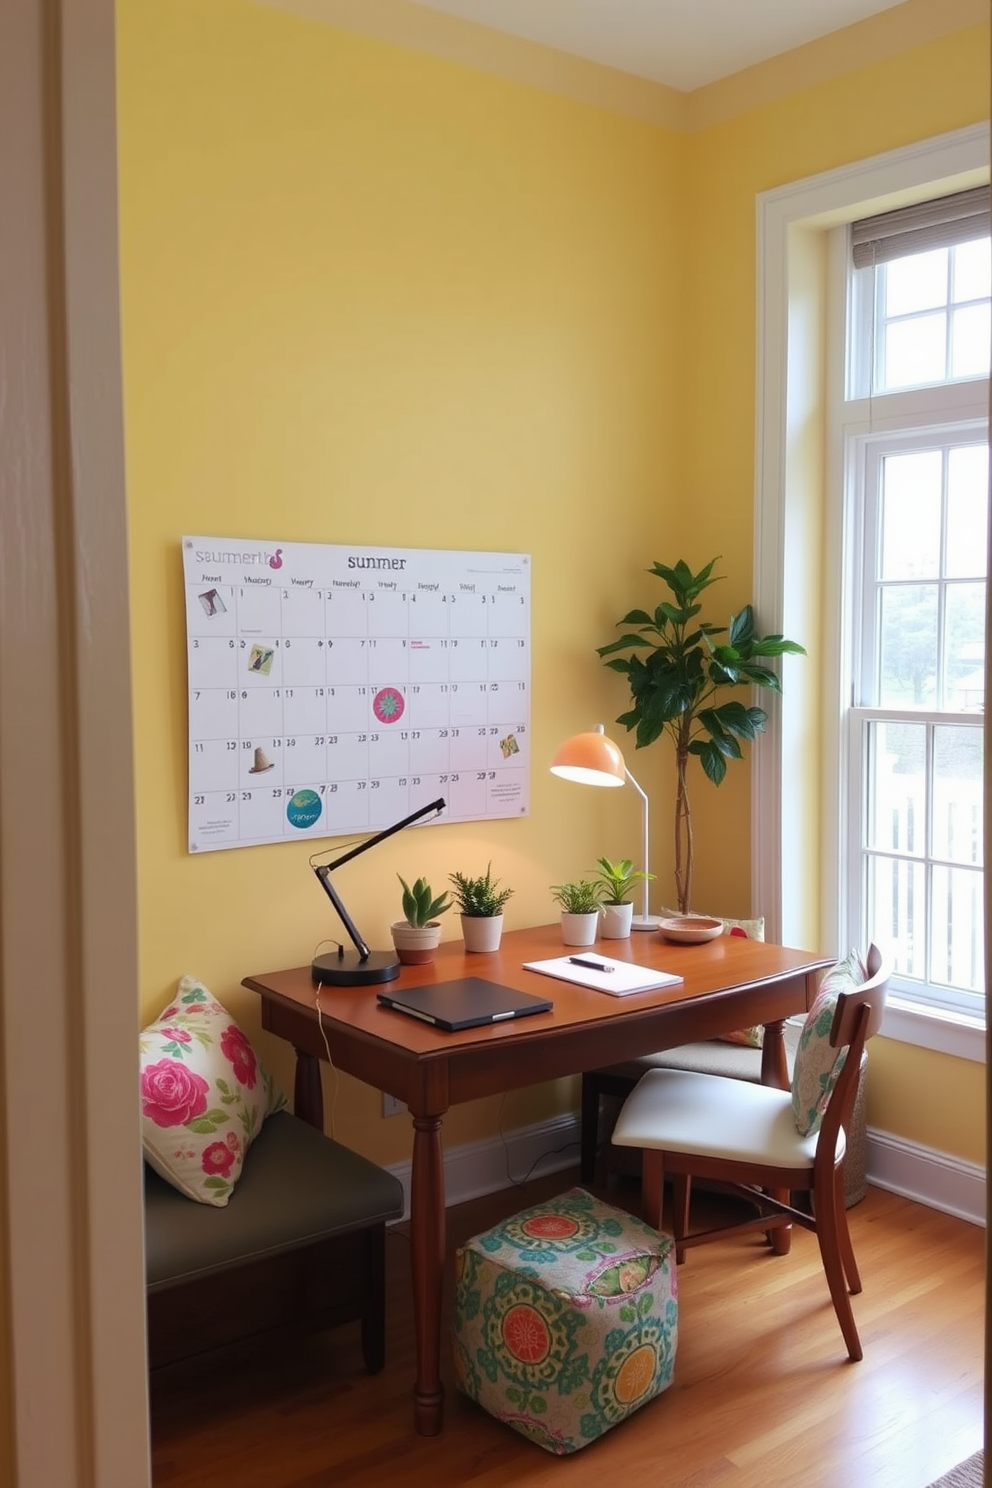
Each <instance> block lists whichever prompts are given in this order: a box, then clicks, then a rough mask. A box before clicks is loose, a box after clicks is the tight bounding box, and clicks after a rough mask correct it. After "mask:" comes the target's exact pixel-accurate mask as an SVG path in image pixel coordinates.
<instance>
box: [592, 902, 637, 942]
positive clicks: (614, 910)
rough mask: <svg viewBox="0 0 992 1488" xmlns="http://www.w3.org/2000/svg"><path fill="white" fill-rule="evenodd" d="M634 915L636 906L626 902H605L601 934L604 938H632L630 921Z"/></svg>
mask: <svg viewBox="0 0 992 1488" xmlns="http://www.w3.org/2000/svg"><path fill="white" fill-rule="evenodd" d="M633 917H634V906H633V904H632V903H630V902H628V903H626V904H604V905H603V923H602V926H601V927H600V932H599V933H600V935H602V937H603V939H604V940H628V939H629V938H630V922H631V920H632V919H633Z"/></svg>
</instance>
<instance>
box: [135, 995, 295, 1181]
mask: <svg viewBox="0 0 992 1488" xmlns="http://www.w3.org/2000/svg"><path fill="white" fill-rule="evenodd" d="M138 1048H139V1051H140V1074H141V1129H142V1144H143V1147H144V1153H145V1158H146V1160H147V1161H148V1162H149V1163H150V1164H151V1165H152V1167H153V1168H154V1169H155V1171H156V1173H159V1174H160V1175H161V1176H162V1177H163V1178H164V1179H165V1180H166V1182H167V1183H171V1184H172V1185H173V1187H174V1188H178V1189H179V1191H180V1193H184V1194H185V1195H186V1196H187V1198H190V1199H196V1200H197V1202H198V1203H201V1204H213V1205H215V1206H217V1207H218V1208H220V1207H223V1205H225V1204H226V1203H227V1201H228V1199H229V1198H230V1197H231V1194H232V1193H233V1191H234V1185H235V1183H237V1181H238V1178H239V1177H240V1176H241V1169H242V1166H243V1164H244V1160H245V1153H246V1152H247V1151H248V1148H249V1146H250V1145H251V1143H252V1141H253V1140H254V1138H255V1137H256V1136H257V1135H258V1133H259V1131H260V1130H261V1126H262V1122H263V1121H264V1120H265V1118H266V1116H269V1115H271V1114H272V1112H273V1111H278V1110H280V1109H281V1107H282V1106H284V1105H285V1104H286V1100H285V1097H284V1096H283V1095H282V1093H281V1092H280V1091H278V1090H277V1089H276V1088H275V1086H274V1085H273V1083H272V1077H271V1076H270V1075H269V1073H268V1071H267V1070H266V1069H264V1068H263V1066H262V1064H261V1062H260V1061H259V1059H258V1057H257V1056H256V1054H255V1051H254V1049H253V1048H252V1046H251V1044H250V1043H249V1042H248V1039H247V1038H246V1037H245V1035H244V1033H243V1032H242V1031H241V1029H240V1028H239V1027H238V1025H237V1023H235V1021H234V1019H233V1018H232V1017H231V1015H230V1013H229V1012H228V1011H227V1009H226V1008H225V1007H223V1006H222V1005H221V1003H219V1002H218V1001H217V1000H216V998H215V997H213V996H211V994H210V993H209V992H208V991H207V989H206V988H205V987H204V986H203V984H202V983H201V982H199V981H197V979H196V978H195V977H191V976H184V977H183V979H182V981H181V982H180V983H179V987H178V990H177V992H176V996H175V998H174V999H173V1001H172V1002H170V1003H169V1006H168V1007H167V1008H165V1010H164V1011H163V1012H162V1014H161V1015H160V1017H158V1018H157V1019H156V1020H155V1022H154V1023H152V1024H150V1025H149V1026H148V1027H147V1028H146V1029H144V1031H143V1032H142V1034H141V1036H140V1038H139V1041H138Z"/></svg>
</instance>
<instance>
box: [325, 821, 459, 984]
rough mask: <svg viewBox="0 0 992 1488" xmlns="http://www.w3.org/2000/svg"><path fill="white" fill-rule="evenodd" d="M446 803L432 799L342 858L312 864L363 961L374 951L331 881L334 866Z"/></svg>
mask: <svg viewBox="0 0 992 1488" xmlns="http://www.w3.org/2000/svg"><path fill="white" fill-rule="evenodd" d="M444 805H445V803H444V798H443V797H441V796H439V797H438V799H437V800H436V801H432V802H431V803H430V805H429V806H421V808H420V810H419V811H414V812H411V814H410V815H409V816H405V817H404V818H403V820H402V821H398V822H394V823H393V825H392V826H391V827H386V829H385V830H384V831H382V832H377V833H376V834H375V836H374V837H369V838H367V839H366V841H365V842H360V843H359V844H358V846H357V847H353V848H352V849H351V851H350V852H346V853H342V854H341V856H340V858H335V859H334V861H333V863H312V864H311V866H312V867H313V871H314V873H316V875H317V877H318V879H319V880H320V886H321V888H322V889H323V890H324V893H325V894H326V895H327V897H328V899H330V901H331V903H332V904H333V905H334V908H335V909H336V910H337V912H338V916H339V918H340V920H341V923H342V924H343V925H344V928H345V929H346V930H347V932H348V934H349V935H350V936H351V939H352V943H353V944H354V946H355V949H356V950H357V952H358V954H359V957H360V958H361V960H362V961H367V960H368V959H369V956H370V955H371V954H372V953H371V951H370V950H369V948H368V946H367V945H366V944H365V941H364V940H363V939H362V936H361V933H360V932H359V929H358V926H357V925H356V924H355V922H354V920H353V919H352V918H351V915H350V914H349V913H348V911H347V910H346V909H345V907H344V904H343V903H342V901H341V896H340V894H339V893H338V891H337V890H336V889H335V887H334V885H333V883H332V882H331V870H332V869H333V868H340V867H341V864H342V863H350V862H351V860H352V858H357V857H358V856H359V854H360V853H363V852H368V850H369V848H370V847H375V846H376V844H377V843H379V842H384V841H385V839H386V838H387V837H392V835H393V833H394V832H402V830H403V828H404V827H409V826H410V825H411V824H412V823H413V822H415V821H419V820H420V818H421V817H422V816H426V815H427V813H428V812H429V811H434V812H440V811H443V810H444ZM338 954H339V955H343V954H344V953H343V952H342V951H339V952H338Z"/></svg>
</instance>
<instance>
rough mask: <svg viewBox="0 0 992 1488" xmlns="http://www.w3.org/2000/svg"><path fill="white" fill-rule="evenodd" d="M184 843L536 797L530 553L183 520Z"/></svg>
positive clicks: (210, 845) (283, 833)
mask: <svg viewBox="0 0 992 1488" xmlns="http://www.w3.org/2000/svg"><path fill="white" fill-rule="evenodd" d="M183 567H184V578H185V589H186V629H187V660H188V688H189V850H190V852H208V851H215V850H218V849H222V848H232V847H248V846H255V845H260V844H263V843H269V842H282V841H291V840H295V839H298V838H300V837H329V836H339V835H343V834H347V833H351V832H355V831H378V830H381V829H383V828H384V827H386V826H389V825H390V824H391V823H392V822H394V821H396V820H398V819H399V818H401V817H403V816H405V815H408V814H409V813H410V812H411V811H415V810H417V809H418V807H419V806H421V805H422V804H424V803H425V802H428V801H430V800H432V799H434V798H435V797H437V796H439V795H440V796H443V797H444V799H445V801H446V809H445V812H444V814H443V817H442V820H447V821H479V820H485V819H496V818H506V817H516V816H523V815H526V814H527V812H528V811H529V808H530V748H529V745H530V558H529V556H527V555H523V554H519V553H485V552H456V551H446V550H433V549H416V548H413V549H411V548H366V547H362V548H354V547H345V546H332V545H328V544H319V545H317V544H308V543H282V544H280V545H276V544H270V543H265V542H258V541H255V540H248V539H237V538H235V539H232V538H210V537H184V538H183Z"/></svg>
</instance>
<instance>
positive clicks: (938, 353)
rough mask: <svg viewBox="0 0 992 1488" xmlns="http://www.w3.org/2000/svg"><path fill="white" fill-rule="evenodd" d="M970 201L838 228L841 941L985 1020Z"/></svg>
mask: <svg viewBox="0 0 992 1488" xmlns="http://www.w3.org/2000/svg"><path fill="white" fill-rule="evenodd" d="M964 199H965V200H967V201H968V202H969V203H973V204H975V205H976V206H977V207H978V211H977V212H976V213H975V215H973V216H967V215H964V216H958V215H956V210H955V209H956V207H957V204H958V203H959V202H960V201H961V200H962V198H959V197H958V196H956V195H955V196H952V197H950V198H949V199H948V200H949V203H950V205H949V207H948V209H947V215H946V216H944V215H943V214H942V210H941V209H942V203H941V202H940V201H939V200H937V201H932V202H929V203H924V204H923V205H922V206H920V207H915V208H913V209H911V211H910V214H908V215H909V216H910V217H911V219H912V220H913V222H914V227H913V230H912V231H911V232H910V233H908V234H900V233H899V231H898V225H899V223H900V221H901V220H902V214H901V213H899V212H892V213H889V214H887V216H886V217H885V218H883V219H874V221H875V222H876V223H877V222H878V221H882V222H884V223H885V224H886V230H887V233H888V235H889V237H888V240H883V242H882V243H881V244H880V243H879V241H878V238H877V236H876V237H875V238H874V241H872V242H871V243H870V244H869V246H868V247H867V249H865V247H864V242H865V238H866V236H867V237H871V236H872V233H873V229H872V227H871V225H870V224H864V223H860V222H859V223H855V224H854V226H853V228H852V230H851V241H852V245H853V248H854V252H853V254H852V260H853V261H852V268H851V273H850V278H849V290H850V305H851V309H852V313H851V315H850V317H849V322H848V323H849V326H850V332H849V338H848V348H847V352H848V355H847V364H848V378H847V381H848V391H849V397H848V399H847V401H846V404H845V409H844V413H843V415H842V424H843V429H842V437H843V439H844V441H845V445H846V454H847V458H846V459H845V461H844V462H843V468H844V470H845V472H846V477H845V490H844V492H843V502H844V506H845V509H846V512H847V516H848V524H847V525H848V531H849V534H850V538H849V541H848V544H847V549H846V552H847V557H846V560H845V570H846V572H845V579H846V585H845V587H846V589H847V592H848V594H849V597H850V605H851V612H852V615H853V618H854V623H853V625H852V627H851V649H852V654H851V656H850V658H849V671H850V679H851V690H850V696H851V699H852V706H851V707H850V709H849V710H848V715H847V719H846V727H845V729H844V731H843V734H842V740H843V744H844V746H845V747H846V752H847V760H846V766H847V779H848V782H849V788H848V793H847V805H846V811H845V812H844V814H843V819H842V820H843V825H842V829H841V852H842V861H841V864H840V874H841V879H842V881H843V882H845V883H846V897H847V901H848V903H847V923H848V924H849V926H850V927H851V929H852V931H853V932H854V933H853V937H852V938H854V939H857V940H859V941H860V942H862V943H865V942H867V941H868V940H870V939H877V940H879V941H880V942H881V943H883V944H885V945H886V946H888V947H889V948H890V949H891V952H892V955H893V961H894V967H895V972H896V978H895V985H896V986H897V987H898V989H899V990H900V992H901V993H902V994H903V996H905V997H907V998H908V999H910V1000H913V1001H917V1000H918V1001H922V1002H924V1003H926V1004H927V1005H930V1006H936V1007H939V1008H942V1009H947V1010H952V1011H964V1012H967V1013H973V1014H977V1015H979V1016H981V1015H983V1014H984V1000H985V998H984V994H985V986H984V914H983V896H984V885H983V875H984V863H983V793H982V784H983V782H982V769H983V763H982V756H983V733H984V730H983V709H984V702H985V691H984V668H985V585H986V553H987V543H988V530H987V525H988V516H987V513H988V476H989V472H988V444H987V435H986V429H985V426H984V423H981V424H978V423H976V422H975V421H974V420H973V419H972V418H969V417H966V416H962V413H961V410H960V409H955V407H954V406H953V405H949V403H948V398H947V391H948V388H949V387H950V385H952V384H953V383H955V382H957V381H960V380H962V379H972V378H976V377H979V376H981V377H983V378H986V379H987V377H988V368H989V347H990V296H992V254H990V239H989V226H988V210H987V193H986V192H982V191H976V192H968V193H965V196H964ZM976 199H977V200H976ZM924 212H925V213H926V214H927V216H928V218H929V222H930V231H931V232H936V234H937V235H938V236H939V238H940V239H942V241H940V242H938V244H937V245H936V246H932V245H931V243H930V242H929V241H923V242H921V241H920V239H921V236H922V237H924V238H927V236H928V233H927V230H926V229H924V230H922V232H921V229H920V228H919V226H918V222H919V218H920V216H921V214H922V213H924ZM874 231H875V232H876V233H877V228H876V229H875V230H874ZM976 232H977V233H980V234H981V236H974V234H975V233H976ZM959 238H960V239H961V241H959ZM893 239H895V241H893ZM859 246H861V247H862V249H863V251H862V253H861V255H860V263H861V265H862V266H861V267H859V266H858V264H859V254H858V248H859ZM879 258H881V261H879ZM866 383H867V386H866ZM910 390H912V396H910V395H909V393H910ZM866 402H867V408H866V407H865V406H864V405H865V403H866ZM866 417H867V424H868V431H867V432H864V431H863V425H864V421H865V418H866Z"/></svg>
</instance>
